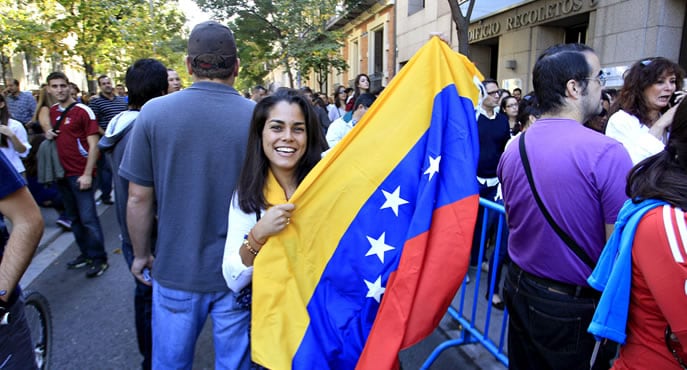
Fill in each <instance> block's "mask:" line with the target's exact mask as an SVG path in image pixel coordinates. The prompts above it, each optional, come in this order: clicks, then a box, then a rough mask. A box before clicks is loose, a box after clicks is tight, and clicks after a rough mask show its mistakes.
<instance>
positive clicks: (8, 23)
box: [0, 0, 49, 81]
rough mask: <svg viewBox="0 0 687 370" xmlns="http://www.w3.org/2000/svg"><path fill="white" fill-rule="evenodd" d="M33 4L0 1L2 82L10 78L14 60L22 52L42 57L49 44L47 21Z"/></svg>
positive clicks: (20, 1)
mask: <svg viewBox="0 0 687 370" xmlns="http://www.w3.org/2000/svg"><path fill="white" fill-rule="evenodd" d="M39 13H41V9H39V8H38V7H36V6H35V5H34V4H33V2H32V1H24V0H0V30H1V31H0V61H1V64H2V79H3V81H4V80H6V79H7V78H8V77H9V76H8V74H9V69H10V65H9V61H10V57H11V56H13V55H16V54H17V53H19V52H23V53H26V55H41V54H42V50H44V47H45V44H46V43H47V42H48V40H49V36H48V35H49V32H48V31H49V27H48V25H47V23H46V22H45V18H43V17H40V16H37V14H39Z"/></svg>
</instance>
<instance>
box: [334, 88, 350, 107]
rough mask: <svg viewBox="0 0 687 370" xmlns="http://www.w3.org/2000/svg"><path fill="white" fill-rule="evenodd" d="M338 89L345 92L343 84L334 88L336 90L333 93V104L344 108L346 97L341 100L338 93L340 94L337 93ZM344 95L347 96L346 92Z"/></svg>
mask: <svg viewBox="0 0 687 370" xmlns="http://www.w3.org/2000/svg"><path fill="white" fill-rule="evenodd" d="M340 91H343V92H346V88H345V87H344V86H343V85H342V86H339V87H337V88H336V92H335V93H334V106H335V107H336V108H342V109H346V99H344V100H341V98H340V97H339V95H341V94H340V93H339V92H340ZM346 97H348V94H347V95H346Z"/></svg>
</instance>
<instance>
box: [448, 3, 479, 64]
mask: <svg viewBox="0 0 687 370" xmlns="http://www.w3.org/2000/svg"><path fill="white" fill-rule="evenodd" d="M468 1H469V5H468V11H467V13H466V14H465V15H463V11H462V10H460V6H459V5H458V0H448V5H449V7H450V8H451V18H453V22H454V23H455V24H456V31H457V32H458V52H459V53H461V54H463V55H465V56H466V57H468V58H469V57H470V43H469V39H468V27H469V26H470V17H471V16H472V9H473V8H474V7H475V1H476V0H468Z"/></svg>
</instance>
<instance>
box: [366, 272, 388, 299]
mask: <svg viewBox="0 0 687 370" xmlns="http://www.w3.org/2000/svg"><path fill="white" fill-rule="evenodd" d="M363 281H365V285H367V296H366V297H367V298H374V299H375V301H377V303H379V302H380V300H381V299H382V294H384V291H385V290H386V288H385V287H383V286H382V277H381V276H379V277H378V278H377V280H375V282H374V283H372V282H369V281H367V280H365V279H363Z"/></svg>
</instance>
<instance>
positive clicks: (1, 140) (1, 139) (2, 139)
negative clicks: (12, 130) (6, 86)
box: [0, 94, 10, 148]
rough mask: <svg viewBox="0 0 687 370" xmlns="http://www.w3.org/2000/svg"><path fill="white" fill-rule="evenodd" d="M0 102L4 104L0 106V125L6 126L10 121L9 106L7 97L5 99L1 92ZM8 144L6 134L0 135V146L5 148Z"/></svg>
mask: <svg viewBox="0 0 687 370" xmlns="http://www.w3.org/2000/svg"><path fill="white" fill-rule="evenodd" d="M0 102H1V103H4V104H5V105H4V106H3V107H2V108H0V125H5V126H7V125H8V124H9V121H10V108H9V107H8V106H7V99H5V97H4V96H3V95H2V94H0ZM9 146H10V145H9V143H8V141H7V136H5V135H0V147H3V148H7V147H9Z"/></svg>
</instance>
